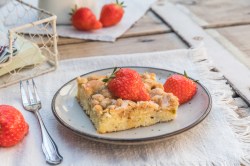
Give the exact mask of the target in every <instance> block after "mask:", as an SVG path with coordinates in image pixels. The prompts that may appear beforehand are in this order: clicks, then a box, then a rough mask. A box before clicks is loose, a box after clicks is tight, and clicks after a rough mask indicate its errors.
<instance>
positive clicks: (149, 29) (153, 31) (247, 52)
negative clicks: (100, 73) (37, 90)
mask: <svg viewBox="0 0 250 166" xmlns="http://www.w3.org/2000/svg"><path fill="white" fill-rule="evenodd" d="M161 1H164V0H159V2H161ZM169 1H170V2H173V3H175V4H177V5H178V7H179V8H180V10H183V11H184V12H186V13H187V15H190V17H191V18H192V19H193V20H194V21H195V22H196V23H197V24H198V25H199V26H200V27H202V28H203V29H204V30H205V31H206V32H208V34H210V35H211V36H213V37H214V38H215V39H216V40H217V41H219V42H220V44H221V45H223V46H225V47H226V48H227V49H228V50H229V51H230V52H232V53H233V55H234V56H235V57H236V58H237V59H238V60H239V61H240V62H241V63H242V64H244V65H245V66H247V67H248V68H249V69H250V42H249V39H250V1H248V0H240V1H235V0H220V1H218V0H210V1H203V0H169ZM187 47H188V46H187V44H186V43H185V42H184V40H183V39H182V38H180V37H179V36H178V35H177V34H176V33H175V32H174V31H173V30H172V29H171V27H170V26H168V25H167V24H166V23H165V22H164V21H163V20H162V19H161V18H160V17H158V16H157V14H156V13H155V12H154V11H152V9H150V10H149V11H148V12H147V13H146V15H145V16H144V17H142V18H141V19H140V20H139V21H138V22H137V23H135V25H134V26H133V27H131V28H130V29H129V30H128V31H127V32H126V33H125V34H124V35H122V36H121V37H120V38H119V39H118V40H117V41H116V42H114V43H109V42H99V41H86V40H79V39H70V38H59V40H58V49H59V54H60V59H70V58H80V57H91V56H105V55H119V54H127V53H143V52H154V51H165V50H172V49H179V48H187ZM249 72H250V71H249ZM233 102H234V103H235V104H236V105H238V106H239V109H238V111H237V112H238V113H239V115H240V116H242V117H245V116H249V115H250V107H249V103H247V102H245V101H244V100H243V99H242V98H241V97H240V96H238V95H237V94H235V95H234V101H233Z"/></svg>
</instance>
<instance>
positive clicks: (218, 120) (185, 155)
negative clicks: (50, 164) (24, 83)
mask: <svg viewBox="0 0 250 166" xmlns="http://www.w3.org/2000/svg"><path fill="white" fill-rule="evenodd" d="M114 66H148V67H157V68H162V69H168V70H173V71H177V72H180V73H182V72H183V71H184V70H186V71H187V72H188V74H189V75H190V77H193V78H195V79H197V80H199V81H200V82H201V83H202V84H204V85H205V86H206V87H207V88H208V90H209V92H210V93H211V95H212V99H213V104H212V110H211V112H210V114H209V115H208V117H207V118H206V119H205V120H204V121H202V122H201V123H200V124H198V125H197V126H195V127H194V128H192V129H190V130H189V131H186V132H184V133H182V134H179V135H176V136H174V137H171V138H169V139H166V140H163V141H161V142H158V143H152V144H146V145H137V146H120V145H109V144H104V143H98V142H94V141H89V140H87V139H84V138H82V137H80V136H78V135H76V134H74V133H73V132H72V131H70V130H69V129H67V128H65V127H63V126H62V125H61V124H60V123H59V122H57V120H56V119H55V117H54V116H53V114H52V112H51V100H52V98H53V95H54V94H55V93H56V91H57V90H58V89H59V88H60V87H61V86H62V85H63V84H65V83H66V82H68V81H69V80H71V79H73V78H75V77H77V76H79V75H82V74H84V73H87V72H90V71H93V70H98V69H102V68H108V67H114ZM212 69H213V66H212V65H211V63H210V62H209V60H208V58H207V57H206V52H205V50H204V48H202V49H198V50H195V51H192V50H187V49H181V50H174V51H166V52H154V53H143V54H129V55H115V56H105V57H94V58H82V59H74V60H66V61H62V62H60V67H59V69H58V70H57V71H55V72H52V73H48V74H46V75H43V76H39V77H37V78H35V82H36V84H37V87H38V93H39V95H40V97H41V100H42V104H43V109H42V110H41V111H40V113H41V115H42V117H43V119H44V122H45V125H46V126H47V129H48V131H49V132H50V133H51V135H52V137H53V138H54V140H55V142H56V143H57V145H58V148H59V150H60V152H61V154H62V156H63V157H64V160H63V162H62V164H61V165H62V166H63V165H74V166H80V165H98V166H99V165H122V166H123V165H124V166H127V165H136V166H137V165H171V166H172V165H175V166H176V165H180V166H182V165H206V166H214V165H227V166H235V165H240V164H241V163H242V164H245V165H250V155H249V154H250V130H249V129H250V128H249V126H250V117H246V118H240V117H239V116H238V115H237V114H236V113H235V111H234V110H236V109H237V106H235V105H233V104H232V101H233V98H232V95H233V93H234V92H233V91H232V89H231V87H230V86H229V85H228V84H226V82H227V81H226V80H225V79H224V77H223V75H222V74H221V73H219V72H214V70H212ZM0 102H1V103H5V104H10V105H14V106H15V107H17V108H18V109H19V110H21V112H22V113H23V114H24V117H25V119H26V120H27V122H28V123H29V124H30V131H29V134H28V135H27V136H26V137H25V139H24V140H23V141H22V143H20V144H18V145H17V146H15V147H12V148H7V149H6V148H1V149H0V161H1V164H3V165H6V166H12V165H13V166H14V165H21V166H22V165H25V166H27V165H33V164H34V162H35V163H36V165H38V166H39V165H44V164H45V158H44V155H43V153H42V150H41V136H40V131H39V130H40V129H39V125H38V123H37V121H36V119H35V117H34V115H32V114H31V113H29V112H27V111H25V110H24V109H23V108H22V105H21V101H20V94H19V85H13V86H10V87H8V88H5V89H1V91H0ZM67 104H70V103H67Z"/></svg>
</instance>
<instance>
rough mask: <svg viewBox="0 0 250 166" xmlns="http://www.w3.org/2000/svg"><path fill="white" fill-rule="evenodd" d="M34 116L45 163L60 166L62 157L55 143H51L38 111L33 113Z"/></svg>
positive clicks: (51, 140)
mask: <svg viewBox="0 0 250 166" xmlns="http://www.w3.org/2000/svg"><path fill="white" fill-rule="evenodd" d="M35 114H36V116H37V119H38V121H39V124H40V127H41V133H42V149H43V153H44V155H45V157H46V161H47V163H49V164H53V165H56V164H60V163H61V162H62V160H63V157H62V156H61V155H60V153H59V151H58V148H57V146H56V143H55V142H54V141H53V139H52V138H51V136H50V134H49V132H48V130H47V129H46V127H45V125H44V123H43V120H42V117H41V115H40V113H39V111H35Z"/></svg>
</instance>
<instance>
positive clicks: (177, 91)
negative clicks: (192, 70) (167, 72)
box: [164, 72, 197, 104]
mask: <svg viewBox="0 0 250 166" xmlns="http://www.w3.org/2000/svg"><path fill="white" fill-rule="evenodd" d="M164 90H165V92H167V93H173V94H174V95H175V96H177V97H178V99H179V103H180V104H183V103H186V102H187V101H189V100H191V99H192V98H193V96H194V95H195V94H196V91H197V85H196V83H195V81H193V80H191V79H189V78H188V76H187V74H186V72H184V76H183V75H179V74H174V75H172V76H170V77H169V78H168V79H167V80H166V82H165V84H164Z"/></svg>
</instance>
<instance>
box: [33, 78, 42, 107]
mask: <svg viewBox="0 0 250 166" xmlns="http://www.w3.org/2000/svg"><path fill="white" fill-rule="evenodd" d="M32 84H33V88H34V93H35V97H36V102H37V103H41V100H40V98H39V96H38V93H37V89H36V84H35V81H34V80H33V79H32Z"/></svg>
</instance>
